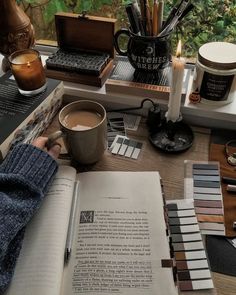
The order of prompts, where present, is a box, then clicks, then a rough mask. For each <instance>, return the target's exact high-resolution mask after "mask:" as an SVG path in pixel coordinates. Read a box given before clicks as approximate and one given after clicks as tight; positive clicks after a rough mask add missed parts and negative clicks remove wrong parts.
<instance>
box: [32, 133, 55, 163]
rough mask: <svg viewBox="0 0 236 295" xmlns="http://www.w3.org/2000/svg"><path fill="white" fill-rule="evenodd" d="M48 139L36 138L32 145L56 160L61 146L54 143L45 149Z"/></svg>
mask: <svg viewBox="0 0 236 295" xmlns="http://www.w3.org/2000/svg"><path fill="white" fill-rule="evenodd" d="M47 140H48V138H47V137H43V136H39V137H37V138H36V139H35V140H34V141H33V142H32V145H34V146H36V147H38V148H39V149H41V150H43V151H45V152H47V153H48V154H49V155H50V156H52V157H53V158H54V159H57V158H58V156H59V154H60V152H61V145H60V144H59V143H58V142H55V143H54V144H53V145H52V147H50V149H47V148H46V143H47Z"/></svg>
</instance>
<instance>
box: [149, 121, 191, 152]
mask: <svg viewBox="0 0 236 295" xmlns="http://www.w3.org/2000/svg"><path fill="white" fill-rule="evenodd" d="M193 139H194V135H193V132H192V129H191V128H190V127H189V125H187V124H186V123H184V122H183V121H179V122H172V121H168V122H166V121H165V122H164V123H163V124H162V125H161V126H160V127H159V128H158V130H157V131H156V132H154V133H152V134H150V136H149V140H150V141H151V143H152V144H153V145H154V146H155V147H156V148H158V149H160V150H162V151H163V152H167V153H179V152H183V151H185V150H187V149H188V148H190V147H191V146H192V143H193Z"/></svg>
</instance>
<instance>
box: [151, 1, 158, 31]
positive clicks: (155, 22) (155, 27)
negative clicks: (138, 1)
mask: <svg viewBox="0 0 236 295" xmlns="http://www.w3.org/2000/svg"><path fill="white" fill-rule="evenodd" d="M152 34H153V36H157V34H158V3H157V0H154V2H153V8H152Z"/></svg>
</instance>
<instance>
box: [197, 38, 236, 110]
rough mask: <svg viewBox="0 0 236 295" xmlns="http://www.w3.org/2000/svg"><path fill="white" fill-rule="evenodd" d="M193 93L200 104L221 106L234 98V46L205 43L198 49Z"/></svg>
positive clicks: (235, 59)
mask: <svg viewBox="0 0 236 295" xmlns="http://www.w3.org/2000/svg"><path fill="white" fill-rule="evenodd" d="M193 90H194V91H196V92H199V94H200V98H201V102H204V103H208V104H214V105H223V104H227V103H230V102H232V101H233V99H234V98H235V96H236V45H235V44H232V43H227V42H211V43H206V44H204V45H203V46H201V47H200V48H199V51H198V58H197V62H196V69H195V77H194V89H193Z"/></svg>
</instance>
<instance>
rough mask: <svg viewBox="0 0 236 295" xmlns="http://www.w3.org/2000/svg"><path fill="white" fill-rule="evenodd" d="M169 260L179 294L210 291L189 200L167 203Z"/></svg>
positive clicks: (211, 282)
mask: <svg viewBox="0 0 236 295" xmlns="http://www.w3.org/2000/svg"><path fill="white" fill-rule="evenodd" d="M166 206H167V214H168V228H169V231H170V249H171V256H172V257H173V258H174V260H175V268H176V278H177V283H178V287H179V289H180V291H192V290H203V289H212V288H214V285H213V281H212V279H211V273H210V270H209V265H208V261H207V256H206V252H205V248H204V244H203V241H202V236H201V233H200V228H199V225H198V220H197V218H196V213H195V210H194V209H193V207H194V201H193V200H186V199H185V200H175V201H167V205H166Z"/></svg>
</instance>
